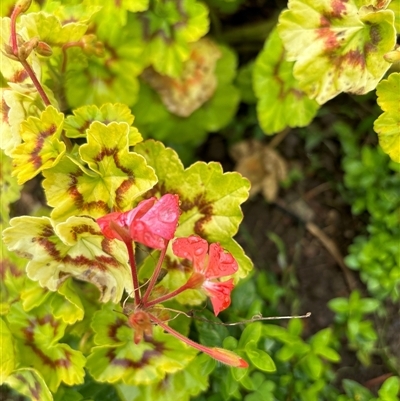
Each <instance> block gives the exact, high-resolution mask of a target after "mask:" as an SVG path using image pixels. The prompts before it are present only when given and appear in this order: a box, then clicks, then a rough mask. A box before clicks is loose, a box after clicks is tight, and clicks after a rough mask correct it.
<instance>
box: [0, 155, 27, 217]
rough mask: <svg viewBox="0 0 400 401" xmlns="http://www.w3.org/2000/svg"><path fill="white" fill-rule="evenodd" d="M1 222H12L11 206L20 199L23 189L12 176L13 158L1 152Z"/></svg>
mask: <svg viewBox="0 0 400 401" xmlns="http://www.w3.org/2000/svg"><path fill="white" fill-rule="evenodd" d="M0 162H1V164H0V193H1V202H0V222H8V220H10V215H9V214H10V204H11V203H13V202H15V201H16V200H17V199H18V198H19V194H20V191H21V189H22V188H21V187H20V186H19V185H18V183H17V179H16V178H15V177H12V176H11V169H12V167H11V158H9V157H8V156H6V155H5V154H4V152H3V151H2V150H0Z"/></svg>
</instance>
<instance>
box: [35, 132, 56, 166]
mask: <svg viewBox="0 0 400 401" xmlns="http://www.w3.org/2000/svg"><path fill="white" fill-rule="evenodd" d="M56 131H57V126H56V125H55V124H52V125H51V126H50V127H49V128H48V129H47V130H45V131H43V132H40V133H39V135H38V138H37V140H36V146H35V148H34V149H33V151H32V152H31V154H30V157H29V162H31V163H33V165H34V166H35V168H36V169H38V168H40V166H41V165H42V158H41V157H40V155H39V153H40V151H41V150H42V148H43V144H44V142H45V140H46V138H47V137H49V136H51V135H53V134H54V133H55V132H56Z"/></svg>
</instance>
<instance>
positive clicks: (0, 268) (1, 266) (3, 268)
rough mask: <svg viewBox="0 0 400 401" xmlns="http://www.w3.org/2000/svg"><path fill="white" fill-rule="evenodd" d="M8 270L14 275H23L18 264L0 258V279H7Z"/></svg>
mask: <svg viewBox="0 0 400 401" xmlns="http://www.w3.org/2000/svg"><path fill="white" fill-rule="evenodd" d="M7 272H10V274H11V275H12V276H13V277H20V276H22V271H21V270H19V269H18V267H17V265H15V264H14V263H12V262H11V261H10V260H8V259H2V260H0V279H1V280H2V281H3V280H4V279H5V276H6V274H7Z"/></svg>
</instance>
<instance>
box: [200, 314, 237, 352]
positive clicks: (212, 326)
mask: <svg viewBox="0 0 400 401" xmlns="http://www.w3.org/2000/svg"><path fill="white" fill-rule="evenodd" d="M203 316H204V319H206V320H207V321H203V320H195V326H196V329H197V331H198V333H199V340H200V343H201V344H204V345H207V346H208V347H222V343H223V341H224V339H225V338H226V337H228V335H229V332H228V329H227V328H226V327H225V326H222V325H220V324H218V323H221V320H220V319H219V318H217V317H215V316H214V314H213V313H212V312H210V311H208V310H204V311H203V312H202V317H203Z"/></svg>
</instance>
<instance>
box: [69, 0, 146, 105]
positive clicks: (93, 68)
mask: <svg viewBox="0 0 400 401" xmlns="http://www.w3.org/2000/svg"><path fill="white" fill-rule="evenodd" d="M97 3H98V5H99V6H101V7H102V10H101V11H100V12H99V13H98V14H97V15H96V18H95V22H96V25H95V27H96V28H95V31H94V32H93V33H94V34H95V35H96V38H97V39H98V40H99V41H100V43H101V44H102V46H103V48H104V54H102V55H101V57H98V56H97V55H96V54H95V55H92V56H89V57H87V56H85V59H84V62H81V59H82V56H81V55H80V56H79V54H78V55H77V56H76V59H77V60H79V63H77V62H74V59H73V58H71V61H70V62H69V63H68V65H67V71H68V75H67V78H68V81H67V85H66V91H65V92H66V98H67V101H68V104H69V106H71V107H73V108H74V107H80V106H82V105H84V104H96V105H98V106H101V105H102V104H104V103H107V102H113V103H115V102H121V103H124V104H126V105H127V106H132V105H133V104H134V103H135V102H136V100H137V93H138V90H139V83H138V79H137V76H138V75H139V74H140V73H141V72H142V70H143V68H144V60H143V54H142V53H143V44H142V43H141V42H140V41H139V42H138V41H137V40H135V38H134V37H133V36H132V33H131V32H130V30H129V29H123V28H122V27H121V24H120V23H118V19H119V17H120V16H119V13H120V11H122V14H126V10H121V9H119V8H118V7H115V5H114V4H113V3H109V4H108V3H105V2H103V1H98V2H97ZM132 27H134V28H136V25H132ZM73 50H74V49H71V50H70V52H72V51H73ZM73 54H74V53H73ZM78 57H79V58H78Z"/></svg>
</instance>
